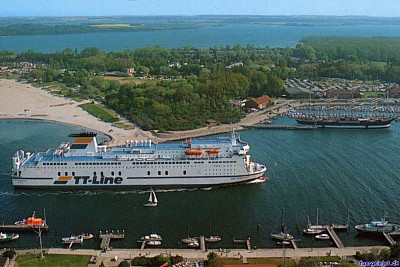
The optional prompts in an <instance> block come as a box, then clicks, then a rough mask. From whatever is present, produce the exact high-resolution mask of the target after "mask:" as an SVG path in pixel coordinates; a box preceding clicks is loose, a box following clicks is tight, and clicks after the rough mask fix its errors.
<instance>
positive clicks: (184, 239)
mask: <svg viewBox="0 0 400 267" xmlns="http://www.w3.org/2000/svg"><path fill="white" fill-rule="evenodd" d="M181 242H182V243H185V244H190V243H194V242H199V240H198V239H197V238H195V237H189V236H188V237H186V238H182V239H181Z"/></svg>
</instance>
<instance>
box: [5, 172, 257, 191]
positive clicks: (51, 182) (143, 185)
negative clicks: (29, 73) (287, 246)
mask: <svg viewBox="0 0 400 267" xmlns="http://www.w3.org/2000/svg"><path fill="white" fill-rule="evenodd" d="M264 173H265V170H263V171H260V172H257V173H252V174H249V175H242V176H221V177H185V178H178V177H175V178H174V177H170V178H158V177H157V178H147V177H146V178H138V177H135V178H133V177H127V178H122V177H120V178H121V179H122V182H121V183H120V184H97V183H93V179H88V182H87V184H75V181H76V180H74V179H71V181H70V182H68V183H66V184H55V183H56V182H57V179H56V178H54V179H53V178H21V177H13V178H12V183H13V186H14V187H15V188H20V189H29V188H32V189H34V188H38V189H39V188H40V189H43V188H46V189H102V190H104V189H113V190H115V189H117V190H118V189H120V190H125V189H140V190H145V189H149V188H153V189H190V188H207V187H217V186H231V185H237V184H243V183H247V182H251V181H253V180H256V179H258V178H260V177H262V176H263V174H264Z"/></svg>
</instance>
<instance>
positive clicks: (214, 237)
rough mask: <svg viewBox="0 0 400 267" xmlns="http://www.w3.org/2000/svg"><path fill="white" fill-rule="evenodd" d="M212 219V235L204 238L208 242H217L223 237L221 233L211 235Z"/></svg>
mask: <svg viewBox="0 0 400 267" xmlns="http://www.w3.org/2000/svg"><path fill="white" fill-rule="evenodd" d="M211 232H212V231H211V219H210V237H206V238H204V240H205V241H206V242H210V243H215V242H219V241H221V237H220V236H219V235H211Z"/></svg>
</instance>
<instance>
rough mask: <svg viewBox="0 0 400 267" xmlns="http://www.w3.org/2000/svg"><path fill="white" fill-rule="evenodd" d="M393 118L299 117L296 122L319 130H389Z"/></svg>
mask: <svg viewBox="0 0 400 267" xmlns="http://www.w3.org/2000/svg"><path fill="white" fill-rule="evenodd" d="M394 119H395V118H392V117H389V118H372V117H366V118H358V117H352V116H350V117H329V116H327V117H324V116H323V117H316V116H301V117H297V118H296V122H297V123H299V124H304V125H315V126H317V127H321V128H348V129H378V128H389V127H390V123H391V122H392V121H393V120H394Z"/></svg>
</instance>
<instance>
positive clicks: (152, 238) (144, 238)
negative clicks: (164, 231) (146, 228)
mask: <svg viewBox="0 0 400 267" xmlns="http://www.w3.org/2000/svg"><path fill="white" fill-rule="evenodd" d="M144 241H146V242H147V243H148V241H162V237H161V236H160V235H159V234H154V233H153V234H149V235H145V236H142V237H141V238H140V239H139V240H138V242H144Z"/></svg>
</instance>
